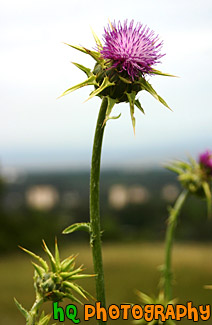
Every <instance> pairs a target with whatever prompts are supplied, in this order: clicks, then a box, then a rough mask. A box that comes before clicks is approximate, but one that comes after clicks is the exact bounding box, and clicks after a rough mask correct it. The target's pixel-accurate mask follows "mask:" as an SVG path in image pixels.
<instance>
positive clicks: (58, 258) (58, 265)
mask: <svg viewBox="0 0 212 325" xmlns="http://www.w3.org/2000/svg"><path fill="white" fill-rule="evenodd" d="M55 262H56V267H57V270H60V269H61V264H60V253H59V249H58V245H57V238H55Z"/></svg>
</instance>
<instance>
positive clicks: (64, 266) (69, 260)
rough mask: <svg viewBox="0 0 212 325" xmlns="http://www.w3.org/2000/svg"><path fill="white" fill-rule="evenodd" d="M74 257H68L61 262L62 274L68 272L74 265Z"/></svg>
mask: <svg viewBox="0 0 212 325" xmlns="http://www.w3.org/2000/svg"><path fill="white" fill-rule="evenodd" d="M75 258H76V256H73V255H72V256H70V257H68V258H66V259H65V260H63V261H62V262H61V270H62V271H63V272H66V271H69V270H70V266H71V265H72V264H73V263H74V261H75ZM72 268H73V265H72Z"/></svg>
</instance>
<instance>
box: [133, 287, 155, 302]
mask: <svg viewBox="0 0 212 325" xmlns="http://www.w3.org/2000/svg"><path fill="white" fill-rule="evenodd" d="M136 294H137V296H138V297H139V298H140V299H141V301H142V302H144V303H145V304H152V303H153V299H152V298H151V297H149V296H148V295H146V294H145V293H143V292H141V291H138V290H136Z"/></svg>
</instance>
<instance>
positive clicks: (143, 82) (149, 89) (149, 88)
mask: <svg viewBox="0 0 212 325" xmlns="http://www.w3.org/2000/svg"><path fill="white" fill-rule="evenodd" d="M138 83H140V85H141V86H142V88H143V89H144V90H146V91H147V92H148V93H150V94H151V95H152V96H153V97H154V98H155V99H157V100H158V101H159V102H161V103H162V104H163V105H164V106H166V107H167V108H168V109H170V110H171V108H170V107H169V106H168V104H167V103H166V102H165V100H164V99H163V98H162V97H160V96H159V95H158V94H157V93H156V91H155V90H154V88H153V87H152V85H150V83H149V82H148V81H147V80H146V79H144V78H140V79H139V82H138Z"/></svg>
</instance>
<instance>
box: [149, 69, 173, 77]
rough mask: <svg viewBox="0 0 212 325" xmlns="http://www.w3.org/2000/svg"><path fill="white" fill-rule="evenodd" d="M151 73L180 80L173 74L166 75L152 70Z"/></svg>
mask: <svg viewBox="0 0 212 325" xmlns="http://www.w3.org/2000/svg"><path fill="white" fill-rule="evenodd" d="M151 72H153V73H154V74H158V75H160V76H166V77H175V78H179V77H178V76H174V75H173V74H169V73H164V72H161V71H159V70H155V69H152V71H151Z"/></svg>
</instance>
